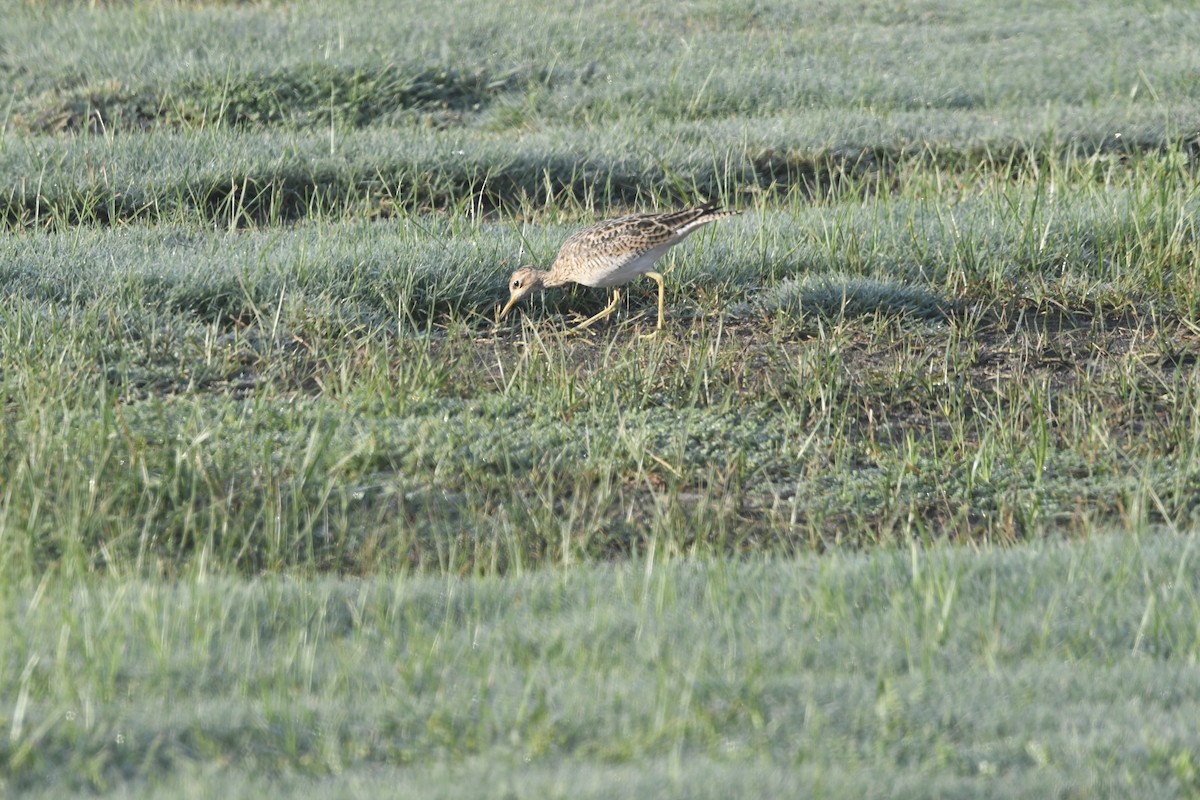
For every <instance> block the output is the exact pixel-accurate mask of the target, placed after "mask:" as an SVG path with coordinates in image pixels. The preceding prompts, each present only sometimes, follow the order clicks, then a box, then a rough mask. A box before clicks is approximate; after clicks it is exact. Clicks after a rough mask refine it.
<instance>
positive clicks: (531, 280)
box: [498, 202, 738, 331]
mask: <svg viewBox="0 0 1200 800" xmlns="http://www.w3.org/2000/svg"><path fill="white" fill-rule="evenodd" d="M736 213H738V212H736V211H723V210H721V209H719V208H717V204H716V203H715V202H709V203H705V204H704V205H702V206H697V207H696V208H689V209H685V210H683V211H669V212H667V213H665V214H633V215H631V216H628V217H619V218H617V219H610V220H608V221H606V222H601V223H599V224H597V225H593V226H592V227H590V228H585V229H583V230H581V231H579V232H578V233H576V234H574V235H573V236H571V237H570V238H569V239H567V240H566V241H565V242H563V246H562V248H560V249H559V251H558V257H557V258H555V259H554V264H553V265H551V267H550V269H549V270H544V269H537V268H535V267H521V268H520V269H518V270H517V271H516V272H514V273H513V274H512V277H511V278H509V281H508V289H509V291H510V292H511V293H512V296H511V297H509V299H508V303H507V305H505V306H504V310H503V311H501V312H500V316H499V317H498V319H503V318H504V315H505V314H507V313H508V312H509V311H510V310H511V309H512V307H513V306H514V305H516V303H517V301H518V300H520V299H521V298H522V297H524V296H525V295H527V294H529V293H530V292H531V291H533V290H534V289H543V288H548V287H553V286H562V285H563V284H566V283H572V282H573V283H580V284H583V285H584V286H595V287H598V288H605V289H610V288H611V289H612V290H613V298H612V302H611V303H609V304H608V306H607V307H606V308H605V309H604V310H603V311H601V312H600V313H599V314H596V315H595V316H594V317H590V318H589V319H586V320H584V321H583V322H581V323H580V324H579V326H578V328H577V330H583V329H585V328H587V327H588V326H589V325H591V324H592V323H594V322H598V321H599V320H602V319H604V318H605V317H607V316H608V315H609V314H611V313H612V312H613V310H614V309H616V307H617V302H618V301H619V300H620V299H621V290H620V288H619V287H621V286H624V285H625V284H627V283H629V282H630V281H632V280H633V279H634V278H636V277H637V276H639V275H645V276H646V277H648V278H651V279H653V280H654V282H655V283H657V284H658V325H657V326H656V327H655V330H656V331H659V330H662V324H663V277H662V275H660V274H659V273H657V272H653V271H652V270H651V269H650V268H651V267H653V266H654V262H655V261H658V259H660V258H661V257H662V256H663V254H664V253H666V252H667V251H668V250H670V249H671V248H672V247H674V246H675V245H677V244H679V243H680V242H682V241H683V240H684V239H685V238H686V237H687V235H688V234H689V233H691V232H692V231H694V230H696V229H697V228H699V227H700V226H702V225H706V224H708V223H709V222H712V221H714V220H718V219H721V218H722V217H729V216H733V215H734V214H736Z"/></svg>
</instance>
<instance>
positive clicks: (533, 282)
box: [497, 267, 545, 319]
mask: <svg viewBox="0 0 1200 800" xmlns="http://www.w3.org/2000/svg"><path fill="white" fill-rule="evenodd" d="M544 276H545V273H544V272H542V270H540V269H534V268H533V267H521V268H520V269H518V270H517V271H516V272H514V273H513V274H512V277H511V278H509V279H508V291H509V298H508V303H507V304H505V306H504V310H503V311H501V312H500V316H499V317H497V319H504V315H505V314H507V313H508V312H509V311H510V310H512V307H513V306H515V305H516V304H517V301H518V300H520V299H521V298H522V297H524V296H525V295H527V294H529V293H530V292H531V291H533V290H534V289H538V288H541V286H542V279H543V277H544Z"/></svg>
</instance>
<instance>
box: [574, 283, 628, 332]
mask: <svg viewBox="0 0 1200 800" xmlns="http://www.w3.org/2000/svg"><path fill="white" fill-rule="evenodd" d="M620 299H621V290H620V289H613V299H612V302H611V303H609V304H608V306H607V307H606V308H605V309H604V310H603V311H601V312H600V313H599V314H597V315H596V316H594V317H589V318H587V319H585V320H584V321H583V322H581V323H579V325H577V326H576V327H575V330H577V331H582V330H585V329H587V327H588V326H589V325H591V324H592V323H593V322H599V321H600V320H602V319H604V318H605V317H607V316H608V315H609V314H611V313H612V312H613V311H615V310H616V308H617V302H618V301H619V300H620Z"/></svg>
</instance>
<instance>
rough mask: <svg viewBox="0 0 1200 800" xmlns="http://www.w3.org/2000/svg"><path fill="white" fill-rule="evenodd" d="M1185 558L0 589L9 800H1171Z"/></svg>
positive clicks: (759, 565)
mask: <svg viewBox="0 0 1200 800" xmlns="http://www.w3.org/2000/svg"><path fill="white" fill-rule="evenodd" d="M1195 559H1196V554H1195V548H1194V546H1193V542H1192V538H1191V537H1187V536H1185V537H1179V536H1173V535H1170V534H1165V533H1162V532H1157V533H1151V532H1149V531H1147V530H1145V529H1141V531H1140V533H1139V532H1137V531H1135V532H1133V533H1132V534H1120V535H1115V536H1097V537H1094V538H1091V539H1088V540H1083V541H1075V542H1071V543H1064V542H1054V541H1049V542H1041V543H1030V544H1028V545H1026V546H1024V547H1021V548H1012V549H1010V548H1004V549H994V548H991V547H984V548H982V549H973V548H947V547H935V548H930V549H926V548H923V547H920V546H914V547H913V548H911V549H909V548H901V549H898V550H887V549H884V550H875V551H871V552H865V553H858V554H855V553H847V552H838V551H835V552H831V553H827V554H824V555H808V556H803V557H801V558H798V559H795V560H789V561H780V562H763V561H761V560H759V559H750V560H749V561H744V562H740V563H733V564H722V563H720V562H715V561H708V562H704V563H674V564H664V563H661V562H659V560H658V559H657V557H654V558H647V559H639V560H637V561H636V562H635V563H631V564H625V565H617V566H603V565H597V566H591V567H577V568H574V569H570V570H561V571H558V570H555V571H549V572H541V573H539V574H536V575H526V576H512V577H509V578H505V579H496V578H492V579H461V578H454V577H424V578H417V577H408V578H397V579H387V578H372V579H367V580H351V579H326V580H316V581H310V580H304V581H296V580H290V579H287V578H281V577H278V576H264V577H262V578H258V579H254V580H249V581H237V580H231V579H228V578H205V577H204V576H203V575H202V574H197V575H196V576H194V577H193V578H191V579H189V580H186V581H181V582H172V583H165V584H164V583H147V582H142V581H112V580H103V581H95V580H91V579H88V580H82V581H80V582H78V583H76V584H75V585H67V584H65V583H63V582H61V581H57V580H54V579H52V578H47V579H45V580H42V581H39V582H22V583H20V584H18V585H9V586H6V587H5V589H4V590H3V592H2V593H0V598H2V599H0V633H2V634H3V636H2V640H3V642H4V646H3V649H2V650H0V685H2V686H3V691H2V692H0V697H2V698H3V699H2V700H0V720H2V721H3V723H4V724H3V728H4V737H3V739H2V740H0V756H2V757H3V759H4V764H5V770H4V772H3V778H2V779H0V780H2V781H3V789H4V791H5V793H6V795H7V796H18V795H21V794H24V793H26V792H27V793H28V794H29V796H31V797H52V796H53V797H63V796H69V795H71V794H73V793H75V792H80V791H85V792H88V793H93V792H96V793H100V794H104V795H108V794H112V795H113V796H133V797H158V796H196V797H199V796H211V794H213V793H216V792H221V793H223V794H224V795H225V796H230V797H248V796H251V795H252V794H256V793H257V794H261V793H264V792H265V793H268V794H278V793H280V792H284V793H287V794H289V796H301V797H306V796H337V797H367V796H377V795H378V794H379V793H384V794H391V793H394V792H400V793H411V792H415V793H419V794H421V795H422V796H429V797H477V796H485V795H486V796H494V795H495V794H496V792H497V791H499V792H501V793H504V794H506V795H507V796H513V797H534V796H537V797H543V796H551V797H567V796H571V797H579V796H585V797H611V796H613V795H614V794H615V795H619V796H641V795H643V794H647V793H649V794H654V795H656V796H668V797H718V796H729V795H744V794H745V793H747V792H749V793H767V794H787V795H792V796H796V795H807V796H814V797H846V796H850V795H854V796H866V795H870V796H878V797H928V796H930V794H935V795H936V794H943V795H953V796H972V797H975V796H978V797H1028V796H1031V795H1045V794H1056V793H1065V794H1067V795H1069V796H1080V797H1087V796H1118V795H1127V794H1130V793H1137V794H1139V796H1144V797H1175V796H1187V795H1190V794H1193V793H1195V792H1196V791H1197V790H1198V789H1200V773H1198V772H1197V764H1196V761H1195V753H1196V752H1197V748H1198V747H1200V740H1198V738H1197V736H1198V734H1197V730H1196V726H1195V724H1194V720H1195V718H1196V716H1197V714H1198V713H1200V708H1197V705H1196V698H1197V696H1198V692H1197V690H1198V689H1200V686H1198V685H1197V677H1196V670H1195V664H1196V661H1197V659H1198V658H1200V625H1198V622H1197V621H1198V619H1200V615H1198V611H1200V609H1198V606H1197V603H1198V597H1200V595H1198V592H1200V584H1198V583H1197V579H1196V575H1197V570H1196V569H1195V564H1194V562H1195Z"/></svg>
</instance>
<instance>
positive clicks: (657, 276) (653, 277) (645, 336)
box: [642, 272, 664, 339]
mask: <svg viewBox="0 0 1200 800" xmlns="http://www.w3.org/2000/svg"><path fill="white" fill-rule="evenodd" d="M646 277H647V278H650V279H651V280H653V281H654V282H655V283H657V284H658V324H657V325H655V326H654V332H653V333H643V334H642V338H643V339H652V338H654V337H655V336H657V335H658V332H659V331H661V330H662V323H663V291H664V290H663V276H662V275H660V274H658V273H657V272H647V273H646Z"/></svg>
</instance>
